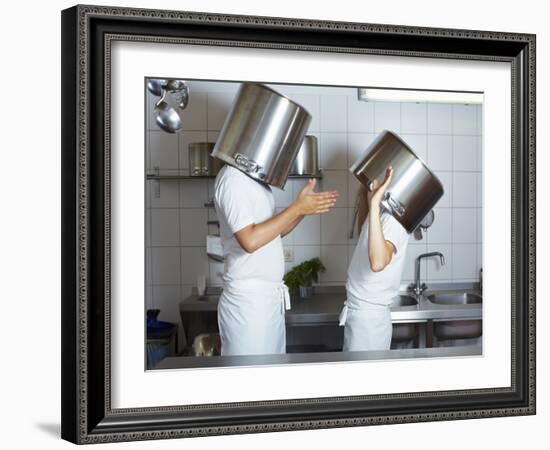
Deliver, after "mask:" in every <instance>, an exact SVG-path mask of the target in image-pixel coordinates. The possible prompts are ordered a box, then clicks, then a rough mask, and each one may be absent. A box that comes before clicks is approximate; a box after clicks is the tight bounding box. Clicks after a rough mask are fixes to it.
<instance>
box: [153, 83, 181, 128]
mask: <svg viewBox="0 0 550 450" xmlns="http://www.w3.org/2000/svg"><path fill="white" fill-rule="evenodd" d="M163 90H164V92H163V94H162V97H161V98H160V100H159V101H158V102H157V103H156V104H155V109H154V110H153V112H154V114H155V121H156V123H157V125H158V126H159V127H160V128H161V129H162V130H164V131H166V132H168V133H177V132H178V131H180V130H181V129H182V127H183V122H182V121H181V117H180V115H179V114H178V112H177V111H176V110H175V109H174V107H172V106H170V105H169V104H168V103H167V102H166V101H165V98H166V94H167V92H168V91H167V90H165V89H163Z"/></svg>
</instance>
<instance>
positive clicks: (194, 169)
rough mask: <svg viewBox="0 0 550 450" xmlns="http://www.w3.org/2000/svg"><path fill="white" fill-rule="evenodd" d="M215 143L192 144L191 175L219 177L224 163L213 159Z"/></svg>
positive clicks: (190, 154) (190, 150) (189, 147)
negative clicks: (212, 153)
mask: <svg viewBox="0 0 550 450" xmlns="http://www.w3.org/2000/svg"><path fill="white" fill-rule="evenodd" d="M214 145H215V144H214V142H191V143H190V144H189V146H188V150H189V174H190V175H191V176H194V177H200V176H209V175H210V176H212V175H217V174H218V172H219V171H220V169H221V168H222V166H223V162H222V161H220V160H219V159H217V158H213V157H212V156H211V155H210V153H211V152H212V149H213V148H214Z"/></svg>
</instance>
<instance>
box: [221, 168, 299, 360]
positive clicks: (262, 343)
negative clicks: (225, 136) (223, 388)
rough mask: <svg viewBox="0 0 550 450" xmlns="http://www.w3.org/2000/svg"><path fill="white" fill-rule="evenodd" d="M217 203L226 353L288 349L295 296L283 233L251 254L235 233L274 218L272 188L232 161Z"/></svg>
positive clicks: (222, 338) (223, 353)
mask: <svg viewBox="0 0 550 450" xmlns="http://www.w3.org/2000/svg"><path fill="white" fill-rule="evenodd" d="M214 206H215V208H216V212H217V214H218V219H219V221H220V237H221V243H222V247H223V254H224V258H225V266H224V275H223V280H224V288H223V292H222V295H221V297H220V300H219V303H218V326H219V329H220V337H221V342H222V350H221V353H222V355H251V354H272V353H285V351H286V334H285V321H284V320H285V310H286V309H288V308H290V300H289V296H288V289H287V288H286V286H285V285H284V283H283V275H284V255H283V245H282V241H281V237H280V236H277V237H276V238H275V239H273V240H272V241H271V242H269V243H267V244H265V245H264V246H262V247H260V248H259V249H258V250H256V251H255V252H253V253H248V252H246V251H245V250H244V249H243V248H242V247H241V245H240V244H239V242H238V241H237V239H236V238H235V236H234V234H235V233H236V232H237V231H239V230H241V229H243V228H244V227H246V226H248V225H251V224H254V223H256V224H258V223H261V222H264V221H266V220H268V219H270V218H271V217H273V215H274V214H275V201H274V199H273V193H272V192H271V188H270V187H269V186H268V185H265V184H263V183H260V182H259V181H256V180H253V179H252V178H250V177H249V176H247V175H245V174H244V173H242V172H241V171H240V170H238V169H235V168H234V167H231V166H229V165H226V166H224V167H223V168H222V169H221V171H220V172H219V174H218V176H217V177H216V181H215V185H214Z"/></svg>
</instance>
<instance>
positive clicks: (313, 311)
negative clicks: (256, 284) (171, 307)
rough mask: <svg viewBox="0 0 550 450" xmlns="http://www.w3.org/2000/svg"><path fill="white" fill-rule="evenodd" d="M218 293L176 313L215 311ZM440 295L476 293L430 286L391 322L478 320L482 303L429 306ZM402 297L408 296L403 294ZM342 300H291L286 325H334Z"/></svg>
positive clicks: (328, 295)
mask: <svg viewBox="0 0 550 450" xmlns="http://www.w3.org/2000/svg"><path fill="white" fill-rule="evenodd" d="M211 290H212V289H211ZM220 292H221V289H220V288H216V290H215V291H214V292H212V294H211V295H207V296H204V297H199V296H198V295H196V294H194V295H190V296H189V297H187V298H185V299H184V300H182V301H181V302H180V304H179V309H180V311H216V310H217V306H218V299H219V294H220ZM442 292H445V293H451V292H468V293H479V291H478V290H477V285H476V284H474V283H455V284H448V283H446V284H433V287H429V288H428V290H427V291H425V292H424V293H423V295H422V296H420V297H419V301H418V304H417V305H412V306H399V307H395V308H392V309H391V316H392V321H393V322H395V323H399V322H421V321H426V320H434V321H437V320H467V319H481V317H482V303H478V304H459V305H441V304H435V303H432V302H430V301H429V300H428V299H427V298H426V297H427V296H428V295H431V294H437V293H442ZM401 294H402V295H409V293H407V292H405V291H403V292H401ZM345 299H346V293H345V289H344V287H343V286H328V287H317V288H316V290H315V293H314V295H313V296H312V297H311V298H309V299H301V298H296V299H293V300H292V302H291V309H290V310H288V311H287V312H286V324H287V325H290V326H293V325H295V326H298V325H300V326H303V325H323V324H327V325H329V324H336V323H338V316H339V315H340V311H341V310H342V307H343V306H344V301H345Z"/></svg>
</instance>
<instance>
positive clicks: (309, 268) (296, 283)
mask: <svg viewBox="0 0 550 450" xmlns="http://www.w3.org/2000/svg"><path fill="white" fill-rule="evenodd" d="M324 271H325V266H324V265H323V263H322V262H321V260H320V259H319V258H313V259H310V260H307V261H304V262H303V263H301V264H298V265H297V266H295V267H293V268H292V269H291V270H289V271H288V272H287V273H286V275H285V277H284V282H285V284H286V285H287V286H288V289H289V290H290V291H291V292H293V293H296V292H299V295H300V297H301V298H309V297H311V296H312V295H313V282H318V281H319V272H324Z"/></svg>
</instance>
